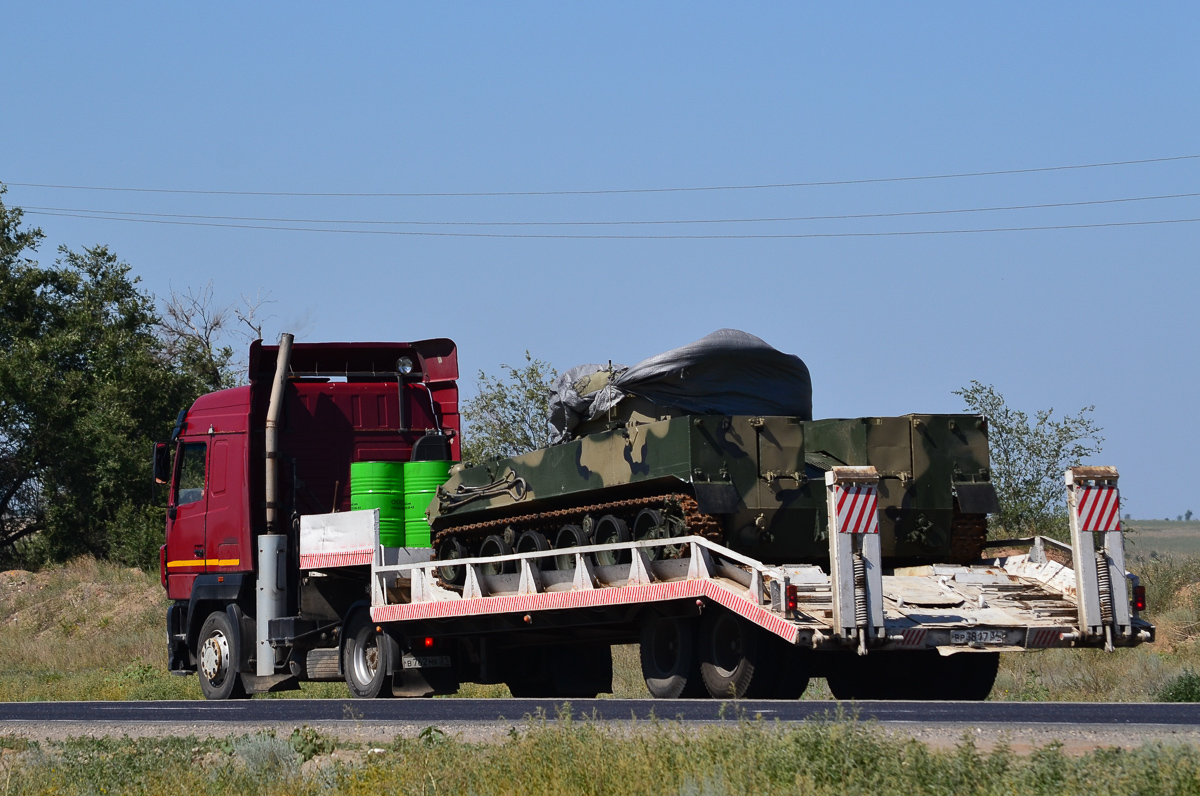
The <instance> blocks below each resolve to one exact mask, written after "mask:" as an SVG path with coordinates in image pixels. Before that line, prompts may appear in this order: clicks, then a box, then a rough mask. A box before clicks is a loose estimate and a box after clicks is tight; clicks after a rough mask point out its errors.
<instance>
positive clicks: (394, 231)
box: [29, 210, 1200, 240]
mask: <svg viewBox="0 0 1200 796" xmlns="http://www.w3.org/2000/svg"><path fill="white" fill-rule="evenodd" d="M29 212H30V215H40V216H62V217H68V218H88V219H95V220H99V221H127V222H133V223H141V224H167V225H175V226H189V227H221V228H230V229H265V230H275V231H277V232H321V233H332V234H341V235H401V236H407V237H431V238H533V239H556V240H744V239H797V238H884V237H905V236H913V235H969V234H978V233H983V232H1034V231H1041V230H1063V229H1100V228H1104V227H1144V226H1154V225H1160V224H1191V223H1194V222H1197V221H1200V218H1168V219H1157V220H1153V221H1107V222H1100V223H1094V224H1052V225H1046V226H1028V227H989V228H984V229H928V230H909V231H897V232H805V233H794V234H785V233H779V234H721V235H581V234H569V235H568V234H549V233H509V232H422V231H413V230H397V229H330V228H322V227H278V226H264V225H255V224H222V223H216V222H208V221H170V220H166V219H154V218H123V217H114V216H96V215H86V214H83V213H55V212H49V211H45V210H34V211H29Z"/></svg>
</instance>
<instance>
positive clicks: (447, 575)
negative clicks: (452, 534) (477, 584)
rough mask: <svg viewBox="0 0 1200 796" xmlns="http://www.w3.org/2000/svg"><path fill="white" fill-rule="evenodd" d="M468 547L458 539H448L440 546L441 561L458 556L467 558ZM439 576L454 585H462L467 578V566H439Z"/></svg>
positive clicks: (439, 555) (439, 557)
mask: <svg viewBox="0 0 1200 796" xmlns="http://www.w3.org/2000/svg"><path fill="white" fill-rule="evenodd" d="M466 557H467V548H466V547H464V546H463V543H462V542H460V541H458V540H457V539H447V540H446V541H444V542H442V546H441V547H439V548H438V560H439V561H453V560H454V559H456V558H466ZM438 577H439V578H441V579H442V580H444V581H445V582H446V583H449V584H451V585H454V586H461V585H463V584H464V583H466V580H467V568H466V567H438Z"/></svg>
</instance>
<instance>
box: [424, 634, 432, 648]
mask: <svg viewBox="0 0 1200 796" xmlns="http://www.w3.org/2000/svg"><path fill="white" fill-rule="evenodd" d="M432 646H433V639H432V638H431V637H429V636H426V637H425V649H429V648H430V647H432Z"/></svg>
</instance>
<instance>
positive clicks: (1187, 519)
mask: <svg viewBox="0 0 1200 796" xmlns="http://www.w3.org/2000/svg"><path fill="white" fill-rule="evenodd" d="M1183 521H1184V522H1191V521H1192V510H1191V509H1188V510H1187V511H1186V512H1184V515H1183Z"/></svg>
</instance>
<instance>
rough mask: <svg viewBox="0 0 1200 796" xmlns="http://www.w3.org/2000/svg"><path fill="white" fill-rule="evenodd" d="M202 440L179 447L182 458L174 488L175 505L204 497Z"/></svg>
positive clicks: (193, 501) (182, 504)
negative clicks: (175, 489)
mask: <svg viewBox="0 0 1200 796" xmlns="http://www.w3.org/2000/svg"><path fill="white" fill-rule="evenodd" d="M206 447H207V445H205V443H203V442H189V443H187V444H186V445H184V446H182V447H181V448H180V449H179V455H180V456H181V457H183V460H182V461H181V462H180V463H179V483H178V484H177V486H176V488H177V489H178V491H177V492H176V497H175V505H176V506H186V505H187V504H189V503H195V502H196V501H197V500H200V499H201V498H203V497H204V459H205V456H204V453H205V448H206Z"/></svg>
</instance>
